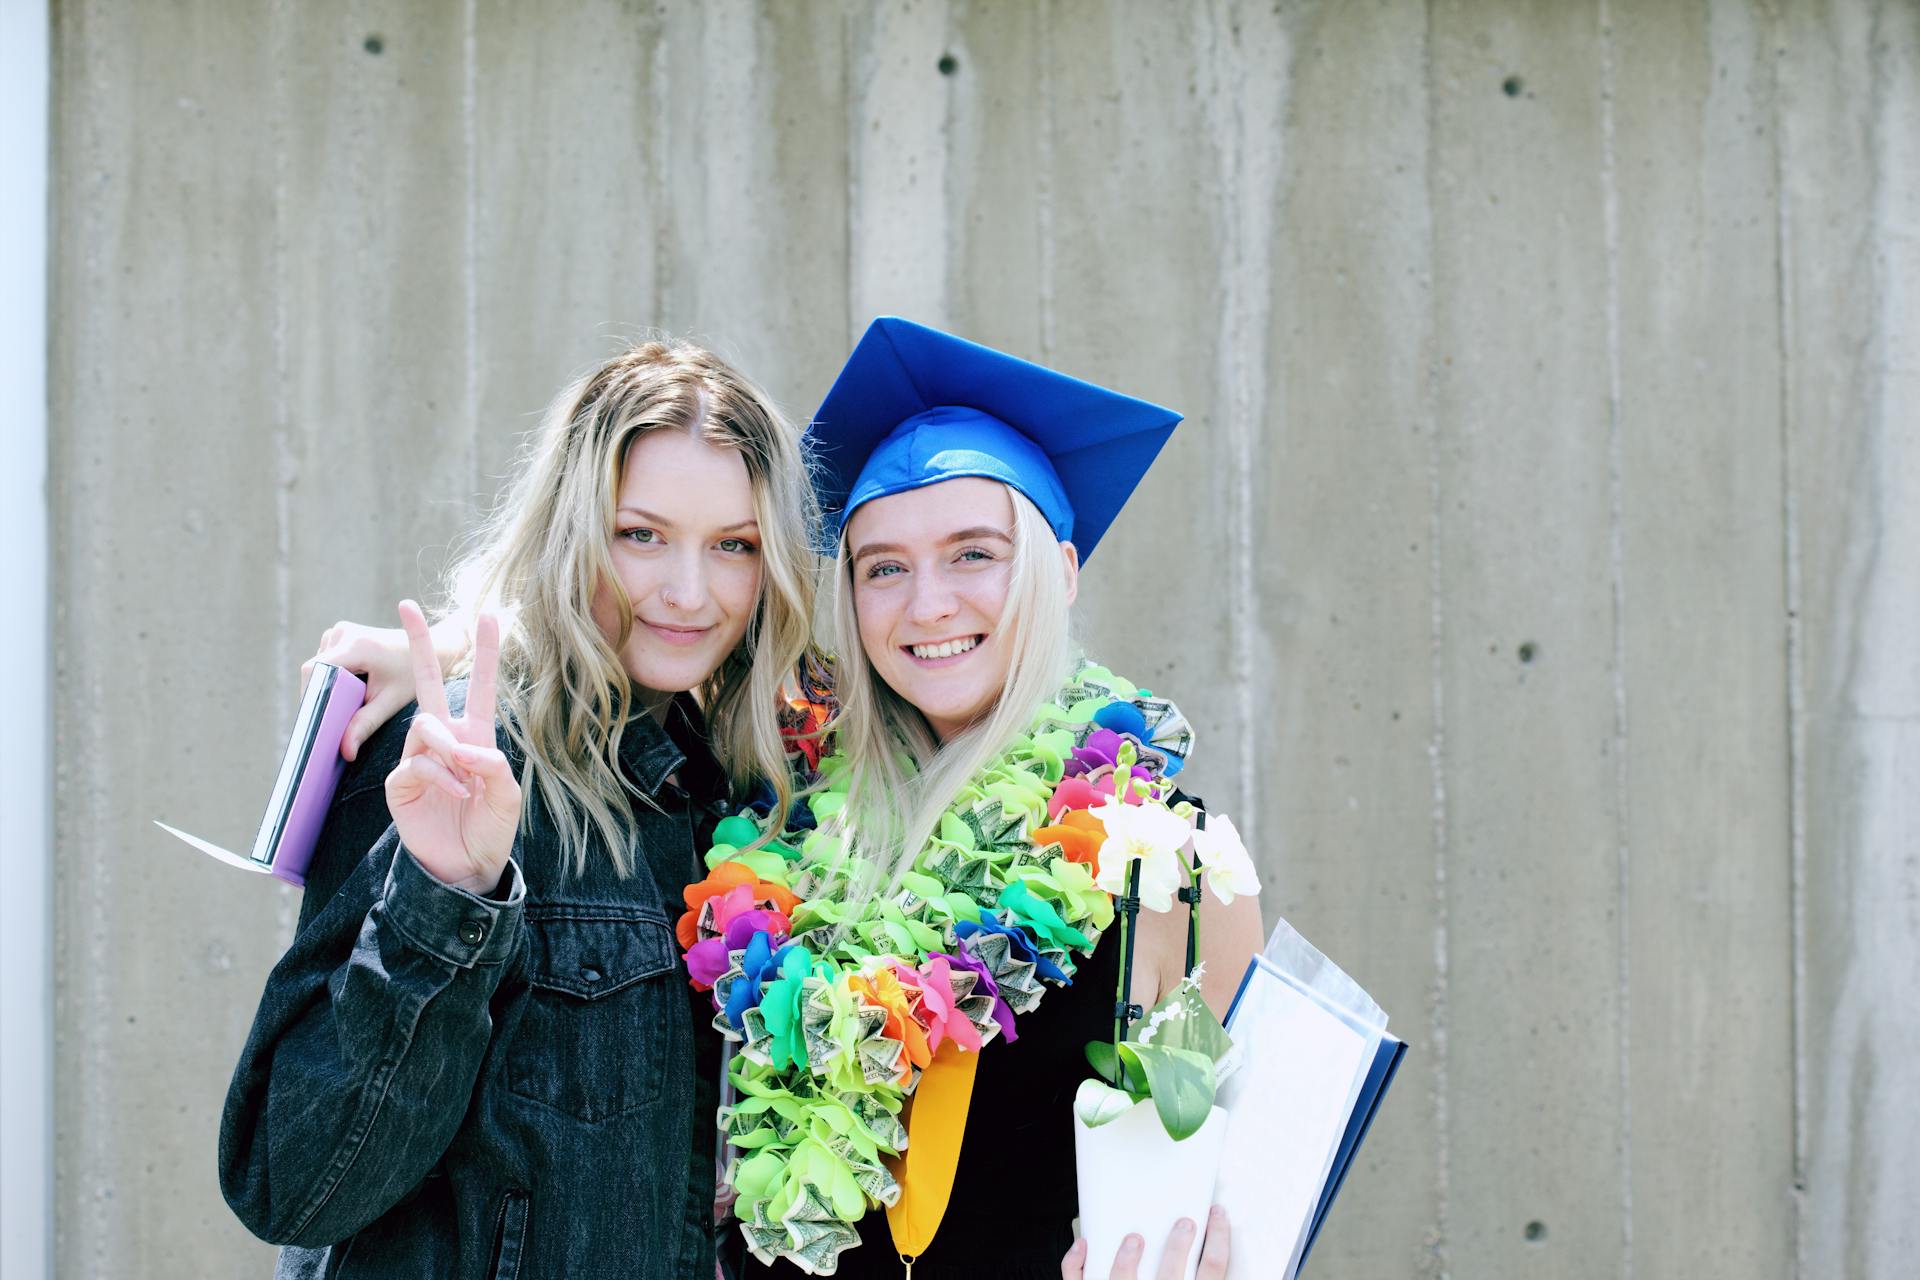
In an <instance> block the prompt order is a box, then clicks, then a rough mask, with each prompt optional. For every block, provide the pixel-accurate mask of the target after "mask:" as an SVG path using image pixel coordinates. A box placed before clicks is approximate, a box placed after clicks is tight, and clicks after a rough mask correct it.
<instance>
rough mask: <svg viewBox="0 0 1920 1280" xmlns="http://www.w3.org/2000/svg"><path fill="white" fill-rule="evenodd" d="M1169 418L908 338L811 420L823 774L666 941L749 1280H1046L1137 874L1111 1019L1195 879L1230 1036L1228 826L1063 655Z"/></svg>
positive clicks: (1234, 881) (1180, 931)
mask: <svg viewBox="0 0 1920 1280" xmlns="http://www.w3.org/2000/svg"><path fill="white" fill-rule="evenodd" d="M1177 422H1178V417H1177V416H1176V415H1175V414H1173V413H1171V412H1169V411H1167V410H1164V409H1161V408H1159V407H1158V406H1155V405H1151V404H1147V403H1145V402H1143V401H1140V400H1135V399H1132V398H1130V397H1126V396H1121V395H1118V394H1115V393H1113V392H1110V391H1106V390H1103V389H1101V388H1098V387H1094V386H1091V385H1089V384H1087V383H1084V382H1080V381H1078V380H1076V379H1073V378H1069V377H1066V376H1064V375H1061V374H1058V373H1054V372H1052V371H1050V370H1047V369H1044V368H1041V367H1039V366H1037V365H1033V364H1029V363H1027V362H1026V361H1023V360H1018V359H1016V358H1014V357H1012V356H1008V355H1005V354H1003V353H1000V352H997V351H992V350H990V349H987V348H985V347H980V346H977V345H975V344H973V343H970V342H966V341H963V340H961V339H958V338H955V337H952V336H950V335H947V334H944V333H941V332H938V331H936V330H932V329H928V328H925V327H923V326H920V325H916V324H912V323H909V322H907V321H903V320H895V319H882V320H879V321H877V322H875V324H874V325H873V327H872V328H871V329H869V331H868V332H867V334H866V336H865V337H864V338H863V340H862V341H861V343H860V344H859V346H858V348H857V349H856V350H855V351H854V353H853V355H852V357H851V358H850V359H849V361H848V363H847V365H846V367H845V369H844V370H843V371H842V373H841V375H840V377H839V379H838V381H837V382H836V384H835V386H834V388H833V390H832V391H831V393H830V394H829V395H828V397H827V399H826V401H825V403H824V404H822V406H821V408H820V411H819V413H818V415H817V416H816V419H815V422H814V425H813V427H812V429H811V437H812V441H813V445H814V450H815V453H816V455H817V457H818V461H819V464H820V470H819V477H820V478H819V481H818V488H819V491H820V497H821V503H822V506H823V508H825V510H826V511H827V528H828V530H829V533H830V538H829V539H828V544H827V546H826V547H825V548H824V550H826V551H827V552H828V553H829V554H831V555H832V556H833V557H834V569H833V613H834V622H835V627H836V630H837V640H838V654H839V657H838V660H837V666H836V670H835V683H836V686H837V687H836V694H837V697H838V702H839V706H838V712H837V715H836V716H835V717H834V719H833V721H832V725H831V730H830V736H829V737H828V738H827V740H826V743H825V751H826V752H827V754H826V756H825V758H824V759H821V760H820V761H819V766H818V773H817V777H815V778H814V779H813V781H812V791H811V794H810V795H808V796H807V797H806V799H805V803H804V806H803V807H802V806H796V810H795V815H796V817H797V818H798V819H799V821H798V822H797V823H796V824H795V827H794V829H791V830H789V831H788V832H787V833H786V834H785V836H784V838H783V839H782V840H780V841H778V842H776V843H775V844H774V845H771V846H769V847H767V848H763V849H760V850H756V851H751V852H744V853H743V852H741V851H740V849H739V846H740V845H742V844H744V843H745V842H746V841H747V839H748V838H749V837H751V836H753V835H755V834H757V832H756V831H755V829H754V828H753V827H751V826H749V825H745V824H742V825H740V826H738V827H735V828H734V829H732V830H727V831H723V832H721V839H720V841H719V843H717V845H716V847H715V848H714V849H713V850H711V851H710V852H709V854H708V865H709V866H710V867H711V868H712V870H711V873H710V874H709V876H708V877H707V879H706V880H705V881H703V882H701V883H700V884H697V885H695V886H692V887H691V888H690V889H689V892H688V899H687V900H688V907H689V910H688V914H687V916H685V917H683V919H682V922H681V940H682V942H683V943H687V944H690V951H689V955H688V965H689V969H690V971H691V973H692V974H693V977H694V978H695V980H696V982H698V983H701V984H703V985H704V984H707V983H711V984H712V985H713V988H714V995H715V1004H716V1007H717V1016H716V1025H717V1026H719V1027H720V1028H721V1029H722V1031H723V1033H724V1034H727V1035H728V1036H729V1037H730V1038H732V1039H734V1040H735V1041H736V1042H737V1046H736V1054H735V1056H734V1058H733V1064H732V1070H731V1073H730V1075H731V1084H732V1086H733V1090H734V1092H735V1093H736V1100H735V1102H734V1105H732V1106H731V1107H729V1108H725V1109H723V1112H722V1120H721V1128H722V1132H723V1133H724V1134H725V1135H726V1136H727V1138H728V1139H729V1140H730V1142H731V1143H732V1145H733V1147H734V1159H733V1160H732V1162H731V1164H730V1167H729V1171H728V1176H727V1180H728V1182H729V1183H730V1185H731V1187H732V1188H733V1190H734V1191H735V1192H736V1193H737V1196H738V1199H737V1201H736V1204H735V1210H736V1212H737V1213H738V1215H739V1217H740V1220H741V1227H742V1234H743V1237H744V1239H745V1242H746V1245H747V1248H748V1250H749V1252H750V1254H751V1255H752V1257H753V1259H754V1260H755V1261H754V1262H750V1263H749V1265H748V1272H747V1273H748V1274H754V1273H755V1272H756V1271H758V1270H759V1269H760V1268H761V1267H762V1266H766V1265H770V1266H771V1270H772V1272H773V1273H776V1274H783V1273H784V1274H792V1273H794V1272H795V1271H796V1270H797V1271H802V1272H806V1273H808V1274H816V1275H818V1274H837V1275H841V1276H859V1277H864V1276H897V1275H902V1274H908V1273H909V1272H910V1274H912V1275H914V1276H918V1277H922V1278H923V1280H940V1278H942V1277H960V1276H978V1275H981V1274H984V1273H986V1272H987V1271H989V1270H991V1272H992V1274H994V1275H995V1276H997V1277H1000V1278H1002V1280H1018V1278H1021V1277H1043V1276H1055V1275H1059V1274H1060V1268H1061V1265H1062V1255H1063V1254H1066V1253H1067V1251H1068V1249H1069V1246H1071V1245H1072V1244H1073V1239H1074V1237H1073V1229H1072V1224H1073V1221H1074V1218H1075V1216H1076V1212H1077V1203H1076V1185H1075V1166H1074V1137H1073V1109H1072V1104H1073V1101H1074V1097H1075V1093H1076V1089H1077V1088H1078V1086H1079V1084H1080V1082H1081V1081H1082V1080H1084V1079H1086V1078H1087V1077H1088V1075H1089V1070H1088V1067H1087V1060H1086V1058H1085V1057H1084V1056H1083V1053H1084V1046H1085V1045H1086V1044H1087V1043H1088V1042H1090V1041H1102V1040H1110V1039H1111V1038H1112V1036H1113V1032H1114V1027H1115V1018H1116V1003H1117V1000H1116V997H1117V994H1118V993H1119V991H1120V989H1121V987H1122V983H1121V980H1120V978H1121V968H1122V964H1123V946H1122V940H1121V934H1122V933H1123V932H1124V931H1123V930H1121V929H1119V928H1115V927H1112V926H1113V925H1114V922H1115V918H1116V916H1115V910H1114V894H1115V893H1116V892H1118V893H1121V894H1122V895H1123V896H1124V891H1125V889H1126V887H1127V884H1128V879H1127V876H1128V871H1129V868H1130V866H1132V865H1133V864H1134V863H1136V862H1138V863H1140V864H1141V870H1142V871H1144V872H1145V874H1144V876H1142V877H1141V878H1140V879H1139V880H1138V881H1137V883H1138V884H1139V885H1140V888H1139V891H1138V892H1139V895H1140V898H1141V899H1142V900H1143V901H1144V905H1146V906H1147V907H1148V908H1150V909H1149V910H1147V911H1146V912H1144V913H1142V914H1141V915H1140V916H1139V922H1138V926H1137V929H1136V931H1135V935H1136V936H1135V944H1134V946H1133V947H1132V948H1131V950H1132V954H1133V963H1132V968H1131V976H1130V991H1129V992H1128V997H1127V998H1128V1001H1129V1002H1130V1003H1131V1004H1132V1005H1133V1006H1134V1008H1133V1009H1132V1010H1127V1011H1124V1012H1123V1014H1122V1016H1125V1015H1126V1014H1127V1013H1130V1014H1131V1016H1133V1017H1138V1010H1139V1009H1141V1008H1146V1007H1150V1006H1152V1005H1153V1004H1154V1002H1155V1001H1156V1000H1157V999H1158V998H1159V997H1160V996H1162V995H1164V994H1166V993H1168V992H1169V991H1170V990H1171V989H1172V988H1173V987H1174V985H1175V984H1177V983H1179V982H1180V981H1181V980H1182V979H1183V977H1184V975H1185V974H1186V973H1187V971H1188V968H1189V962H1190V959H1192V957H1190V956H1189V954H1188V944H1189V924H1190V909H1189V906H1188V905H1183V904H1179V903H1178V900H1177V891H1178V889H1179V888H1180V887H1182V886H1184V885H1186V884H1187V883H1188V881H1187V877H1186V872H1187V864H1186V861H1185V859H1186V858H1188V857H1191V856H1193V851H1194V850H1196V849H1197V850H1198V853H1199V856H1200V857H1201V859H1202V861H1203V862H1206V863H1207V864H1208V866H1207V870H1208V872H1209V875H1208V877H1207V880H1208V885H1209V887H1208V888H1206V889H1205V890H1204V892H1202V893H1200V894H1199V898H1200V900H1199V902H1198V904H1197V915H1198V917H1199V920H1198V924H1199V930H1198V936H1199V940H1200V946H1199V954H1198V957H1197V958H1198V959H1199V960H1201V961H1204V962H1205V964H1204V975H1205V976H1204V979H1203V983H1204V985H1203V992H1204V995H1205V997H1206V999H1207V1000H1208V1002H1209V1004H1210V1005H1211V1006H1212V1007H1213V1008H1214V1009H1215V1011H1216V1012H1222V1011H1224V1009H1225V1006H1226V1003H1227V1000H1228V999H1229V998H1230V996H1231V994H1232V990H1233V986H1234V983H1235V982H1236V981H1237V979H1238V976H1239V974H1240V973H1241V971H1242V970H1243V969H1244V968H1245V965H1246V962H1247V959H1248V957H1249V956H1250V955H1252V953H1253V952H1254V951H1256V950H1257V949H1258V948H1259V945H1260V937H1261V924H1260V916H1259V910H1258V906H1257V904H1256V903H1255V902H1254V901H1253V899H1252V898H1251V896H1249V895H1251V894H1252V893H1253V892H1257V888H1258V884H1257V880H1256V878H1255V876H1254V875H1253V871H1252V866H1251V863H1250V861H1249V860H1248V858H1247V856H1246V853H1245V851H1244V849H1241V848H1240V847H1239V845H1238V841H1237V839H1236V838H1235V837H1234V836H1233V833H1232V827H1231V824H1230V823H1226V822H1224V821H1221V820H1219V819H1216V820H1215V821H1214V822H1212V823H1211V824H1206V828H1205V829H1203V830H1199V831H1196V825H1197V824H1196V821H1195V818H1196V808H1195V804H1196V802H1194V801H1192V800H1191V799H1190V798H1188V797H1185V796H1183V795H1180V794H1179V793H1178V792H1177V791H1176V790H1175V789H1174V787H1173V784H1172V782H1171V778H1172V777H1173V775H1174V774H1176V773H1177V772H1178V771H1179V770H1180V768H1181V767H1182V765H1183V763H1184V760H1185V757H1186V755H1187V753H1188V751H1189V749H1190V747H1191V744H1192V734H1191V731H1190V730H1189V729H1188V727H1187V725H1186V722H1185V721H1184V720H1183V719H1182V718H1181V717H1180V715H1179V712H1178V711H1177V710H1176V709H1175V708H1174V707H1173V705H1172V704H1171V703H1170V702H1168V701H1166V700H1165V699H1163V698H1160V697H1158V696H1157V695H1155V694H1153V693H1151V692H1149V691H1147V690H1143V689H1140V688H1138V687H1137V686H1136V685H1134V684H1132V683H1131V682H1129V681H1128V680H1126V679H1125V678H1124V677H1123V676H1119V675H1116V674H1114V673H1112V672H1110V671H1108V670H1107V669H1105V668H1103V667H1100V666H1097V665H1094V664H1092V663H1090V662H1088V661H1086V660H1084V659H1082V658H1080V657H1078V656H1077V655H1076V653H1075V650H1074V646H1073V644H1072V641H1071V638H1070V628H1069V614H1070V607H1071V605H1072V604H1073V601H1074V598H1075V596H1076V594H1077V592H1078V584H1079V571H1080V566H1081V565H1082V564H1083V563H1084V562H1085V561H1086V559H1087V557H1088V556H1090V555H1091V554H1092V552H1093V551H1094V549H1095V546H1096V545H1097V544H1098V543H1099V541H1100V539H1101V537H1102V535H1103V534H1104V533H1105V532H1106V530H1107V527H1108V525H1109V524H1110V523H1111V521H1112V520H1113V519H1114V518H1115V516H1116V515H1117V514H1118V513H1119V510H1120V508H1121V506H1122V505H1123V504H1124V503H1125V501H1126V499H1127V497H1128V495H1129V494H1130V493H1131V492H1132V490H1133V488H1134V486H1135V485H1136V484H1137V483H1138V481H1139V479H1140V478H1141V476H1142V475H1143V474H1144V473H1145V471H1146V469H1147V468H1148V466H1149V465H1150V464H1151V463H1152V461H1153V458H1154V456H1155V455H1156V454H1157V453H1158V452H1159V450H1160V447H1161V446H1162V444H1163V443H1164V442H1165V441H1166V439H1167V437H1168V435H1169V434H1170V433H1171V431H1172V430H1173V427H1174V426H1175V424H1176V423H1177ZM818 749H819V744H817V743H816V744H813V746H812V747H810V748H809V751H810V753H811V752H812V751H815V750H818ZM1116 793H1118V794H1116ZM809 822H810V823H811V824H812V830H807V829H806V827H807V824H808V823H809ZM1169 830H1171V832H1172V834H1171V835H1169V834H1168V832H1169ZM730 841H731V842H732V843H729V842H730ZM1156 848H1157V856H1153V857H1145V856H1142V851H1145V850H1150V849H1156ZM1176 855H1177V856H1178V858H1179V861H1177V862H1176V861H1175V857H1176ZM1176 867H1177V871H1176V870H1175V868H1176ZM796 900H797V901H796ZM1174 907H1177V909H1172V910H1170V909H1169V908H1174ZM909 1139H911V1140H910V1141H909ZM1139 1175H1140V1176H1141V1177H1152V1176H1153V1171H1152V1170H1144V1169H1143V1170H1140V1171H1139ZM880 1206H885V1207H886V1212H885V1213H884V1214H883V1213H881V1212H880V1211H879V1207H880ZM1223 1236H1224V1230H1218V1231H1216V1232H1215V1233H1214V1242H1213V1259H1212V1260H1211V1261H1212V1262H1213V1264H1214V1265H1217V1264H1218V1261H1219V1259H1220V1258H1221V1257H1222V1256H1223V1255H1224V1244H1225V1242H1224V1239H1223ZM1188 1241H1189V1242H1190V1241H1191V1236H1189V1237H1188ZM1155 1245H1156V1255H1157V1253H1158V1242H1155ZM1179 1252H1180V1253H1181V1254H1183V1255H1184V1254H1185V1253H1186V1252H1187V1251H1186V1249H1185V1248H1181V1249H1180V1250H1179ZM1152 1260H1153V1259H1152V1258H1151V1257H1150V1258H1149V1259H1148V1261H1149V1263H1151V1262H1152ZM1102 1261H1104V1260H1102ZM1181 1261H1184V1258H1183V1259H1181ZM1169 1262H1170V1264H1171V1263H1172V1260H1171V1258H1170V1259H1169ZM1073 1265H1075V1266H1077V1265H1078V1259H1077V1258H1076V1259H1075V1260H1074V1262H1073ZM1073 1274H1078V1272H1077V1270H1076V1271H1074V1272H1073ZM1167 1274H1181V1275H1184V1274H1186V1270H1185V1267H1184V1266H1178V1265H1176V1266H1175V1270H1174V1271H1169V1272H1168V1273H1167Z"/></svg>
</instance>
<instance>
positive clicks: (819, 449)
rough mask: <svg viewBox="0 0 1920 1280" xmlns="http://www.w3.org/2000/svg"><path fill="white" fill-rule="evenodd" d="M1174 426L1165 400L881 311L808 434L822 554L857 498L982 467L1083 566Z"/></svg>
mask: <svg viewBox="0 0 1920 1280" xmlns="http://www.w3.org/2000/svg"><path fill="white" fill-rule="evenodd" d="M1179 421H1180V415H1179V414H1177V413H1175V412H1173V411H1172V410H1171V409H1163V408H1161V407H1160V406H1159V405H1156V404H1149V403H1148V402H1147V401H1145V400H1136V399H1134V398H1133V397H1132V396H1123V395H1121V394H1119V393H1118V392H1114V391H1108V390H1107V389H1106V388H1104V387H1096V386H1094V385H1093V384H1092V383H1090V382H1082V381H1081V380H1080V379H1078V378H1071V377H1068V376H1067V375H1066V374H1064V373H1055V372H1054V371H1053V370H1051V369H1046V368H1042V367H1041V366H1040V365H1037V364H1033V363H1031V362H1030V361H1026V360H1021V359H1019V358H1018V357H1016V356H1010V355H1007V354H1006V353H1005V352H1003V351H995V350H993V349H992V348H991V347H983V346H981V345H979V344H978V343H975V342H968V341H967V340H966V339H964V338H956V337H954V336H953V335H952V334H949V333H942V332H940V330H938V329H929V328H927V327H926V326H925V325H921V324H915V323H913V322H912V321H911V320H900V319H896V318H894V317H892V316H882V317H881V318H880V319H878V320H875V321H874V322H873V323H872V324H871V325H870V326H868V328H867V332H866V334H865V335H864V336H863V337H862V338H861V339H860V344H859V345H858V346H856V347H855V348H854V349H853V354H852V355H851V356H849V357H847V363H846V366H845V367H844V368H842V369H841V370H840V376H839V377H838V378H837V379H835V380H834V384H833V390H831V391H829V392H828V393H827V398H826V400H825V401H823V402H822V403H821V405H820V411H819V412H818V413H817V414H815V415H814V420H813V426H812V427H811V429H810V431H809V434H810V435H811V437H812V440H813V445H814V451H815V454H816V455H817V457H818V458H819V462H820V470H819V473H818V475H817V477H816V484H817V487H818V489H819V494H820V505H821V507H822V509H823V510H824V511H825V513H826V534H827V536H828V538H829V539H830V541H829V543H828V545H827V546H826V547H824V548H823V550H824V551H825V552H827V553H828V554H832V552H833V551H834V549H835V547H836V546H837V544H838V541H839V537H840V533H841V530H842V529H843V528H844V527H845V524H846V520H847V517H848V516H850V515H851V514H852V513H853V511H854V510H855V509H856V508H857V507H859V506H861V505H862V504H863V503H867V502H871V501H872V500H873V499H875V498H884V497H886V496H887V495H888V494H894V493H901V492H904V491H905V490H908V489H918V488H921V487H923V486H925V485H930V484H938V483H939V482H940V481H942V480H952V479H955V478H957V477H960V476H986V477H988V478H991V479H995V480H1000V481H1004V482H1005V483H1006V484H1008V485H1010V486H1012V487H1013V488H1014V489H1017V490H1018V491H1019V492H1021V493H1023V494H1025V495H1026V496H1027V497H1028V498H1029V499H1031V500H1032V502H1033V504H1034V505H1035V506H1036V507H1038V508H1039V509H1040V511H1041V513H1042V514H1043V515H1045V516H1046V518H1047V522H1048V523H1049V524H1050V525H1052V526H1053V531H1054V535H1055V536H1056V537H1058V538H1059V539H1061V540H1062V541H1063V542H1072V543H1073V545H1074V547H1075V549H1076V550H1077V551H1078V552H1079V554H1080V559H1081V560H1082V561H1084V560H1086V558H1087V557H1088V556H1090V555H1092V554H1093V548H1094V544H1096V543H1098V542H1099V541H1100V537H1101V535H1102V534H1104V533H1106V531H1107V526H1108V525H1110V524H1112V523H1113V519H1114V517H1115V516H1117V515H1118V514H1119V513H1120V508H1121V507H1123V506H1125V505H1126V501H1127V498H1128V497H1129V496H1131V495H1132V493H1133V490H1134V487H1135V486H1136V485H1138V484H1139V483H1140V478H1141V477H1142V476H1144V475H1145V474H1146V473H1147V468H1148V467H1150V466H1152V465H1153V460H1154V457H1155V456H1156V455H1158V454H1159V452H1160V447H1161V446H1162V445H1164V444H1165V443H1166V442H1167V437H1168V436H1169V435H1171V434H1173V429H1174V427H1175V426H1176V425H1177V424H1178V423H1179Z"/></svg>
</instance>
